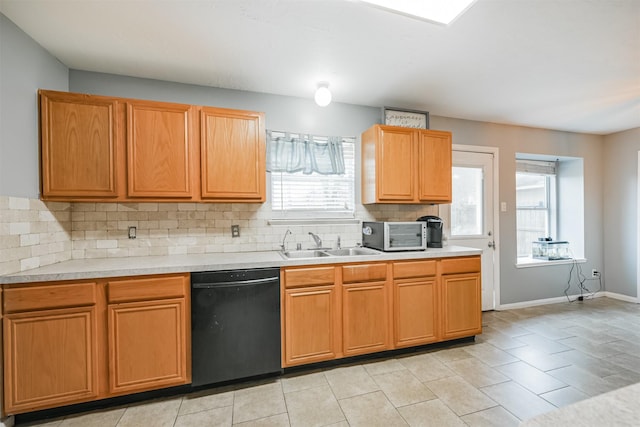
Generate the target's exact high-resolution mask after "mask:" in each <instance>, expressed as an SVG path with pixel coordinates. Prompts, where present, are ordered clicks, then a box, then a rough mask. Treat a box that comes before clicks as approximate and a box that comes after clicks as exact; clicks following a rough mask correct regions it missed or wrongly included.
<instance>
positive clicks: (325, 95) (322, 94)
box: [314, 82, 331, 107]
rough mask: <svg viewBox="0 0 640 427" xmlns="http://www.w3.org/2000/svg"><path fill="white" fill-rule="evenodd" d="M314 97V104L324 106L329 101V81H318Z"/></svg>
mask: <svg viewBox="0 0 640 427" xmlns="http://www.w3.org/2000/svg"><path fill="white" fill-rule="evenodd" d="M314 99H315V100H316V104H318V105H319V106H321V107H326V106H327V105H329V104H330V103H331V91H330V90H329V83H327V82H320V83H318V88H317V89H316V94H315V96H314Z"/></svg>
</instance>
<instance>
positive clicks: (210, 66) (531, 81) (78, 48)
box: [0, 0, 640, 134]
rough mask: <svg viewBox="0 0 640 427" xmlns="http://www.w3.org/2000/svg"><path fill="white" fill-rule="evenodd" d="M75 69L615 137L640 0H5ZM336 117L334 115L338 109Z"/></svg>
mask: <svg viewBox="0 0 640 427" xmlns="http://www.w3.org/2000/svg"><path fill="white" fill-rule="evenodd" d="M0 12H2V13H3V14H4V15H6V16H7V17H8V18H9V19H11V20H12V21H13V22H14V23H16V24H17V25H18V26H19V27H20V28H22V29H23V30H24V31H25V32H26V33H27V34H29V35H30V36H31V37H33V38H34V39H35V40H36V41H37V42H38V43H40V44H41V45H42V46H43V47H44V48H45V49H47V50H48V51H49V52H51V53H52V54H53V55H55V56H56V57H57V58H58V59H59V60H60V61H62V63H64V64H65V65H66V66H68V67H69V68H72V69H78V70H88V71H98V72H105V73H114V74H123V75H128V76H136V77H147V78H153V79H160V80H169V81H176V82H183V83H194V84H199V85H206V86H214V87H222V88H230V89H240V90H248V91H255V92H264V93H271V94H278V95H289V96H296V97H303V98H308V99H312V98H313V91H314V89H315V85H316V83H317V82H318V81H321V80H327V81H329V82H330V85H331V86H330V88H331V90H332V92H333V99H334V101H336V102H345V103H351V104H359V105H368V106H378V107H380V106H393V107H403V108H407V109H416V110H424V111H430V112H431V114H433V115H438V116H447V117H456V118H464V119H471V120H481V121H488V122H497V123H509V124H518V125H525V126H533V127H541V128H549V129H558V130H567V131H577V132H587V133H596V134H609V133H613V132H617V131H621V130H626V129H631V128H635V127H640V0H478V1H477V2H476V3H475V4H474V5H473V6H472V7H471V8H470V9H469V10H468V11H467V12H466V13H465V14H464V15H463V16H461V17H460V18H458V19H457V20H456V21H454V22H453V24H451V25H450V26H449V27H444V26H439V25H435V24H431V23H428V22H425V21H421V20H417V19H412V18H409V17H406V16H402V15H398V14H393V13H390V12H387V11H384V10H381V9H380V8H376V7H371V6H368V5H367V4H366V3H362V2H359V1H357V0H84V1H79V0H0ZM326 108H331V106H329V107H326Z"/></svg>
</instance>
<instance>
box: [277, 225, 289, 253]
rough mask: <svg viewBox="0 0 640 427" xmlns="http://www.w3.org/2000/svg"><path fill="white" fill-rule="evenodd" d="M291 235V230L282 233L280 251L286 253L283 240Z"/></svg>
mask: <svg viewBox="0 0 640 427" xmlns="http://www.w3.org/2000/svg"><path fill="white" fill-rule="evenodd" d="M289 234H291V230H289V229H288V228H287V231H285V232H284V237H283V238H282V244H281V245H280V248H281V249H282V251H283V252H284V251H286V250H287V247H286V246H285V245H284V242H285V240H287V236H288V235H289Z"/></svg>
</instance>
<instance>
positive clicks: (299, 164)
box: [267, 130, 345, 175]
mask: <svg viewBox="0 0 640 427" xmlns="http://www.w3.org/2000/svg"><path fill="white" fill-rule="evenodd" d="M343 141H344V138H343V137H335V136H328V137H327V136H313V135H304V134H295V133H289V132H279V131H271V130H268V131H267V170H268V171H269V172H288V173H295V172H302V173H304V174H312V173H314V172H316V173H319V174H322V175H342V174H344V173H345V166H344V150H343V145H342V144H343Z"/></svg>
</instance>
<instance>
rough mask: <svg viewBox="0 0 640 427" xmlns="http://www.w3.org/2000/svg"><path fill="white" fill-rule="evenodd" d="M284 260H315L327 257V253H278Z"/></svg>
mask: <svg viewBox="0 0 640 427" xmlns="http://www.w3.org/2000/svg"><path fill="white" fill-rule="evenodd" d="M280 253H281V254H282V256H284V257H285V258H290V259H291V258H317V257H325V256H329V254H328V253H326V252H324V251H320V250H306V251H284V252H280Z"/></svg>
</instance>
